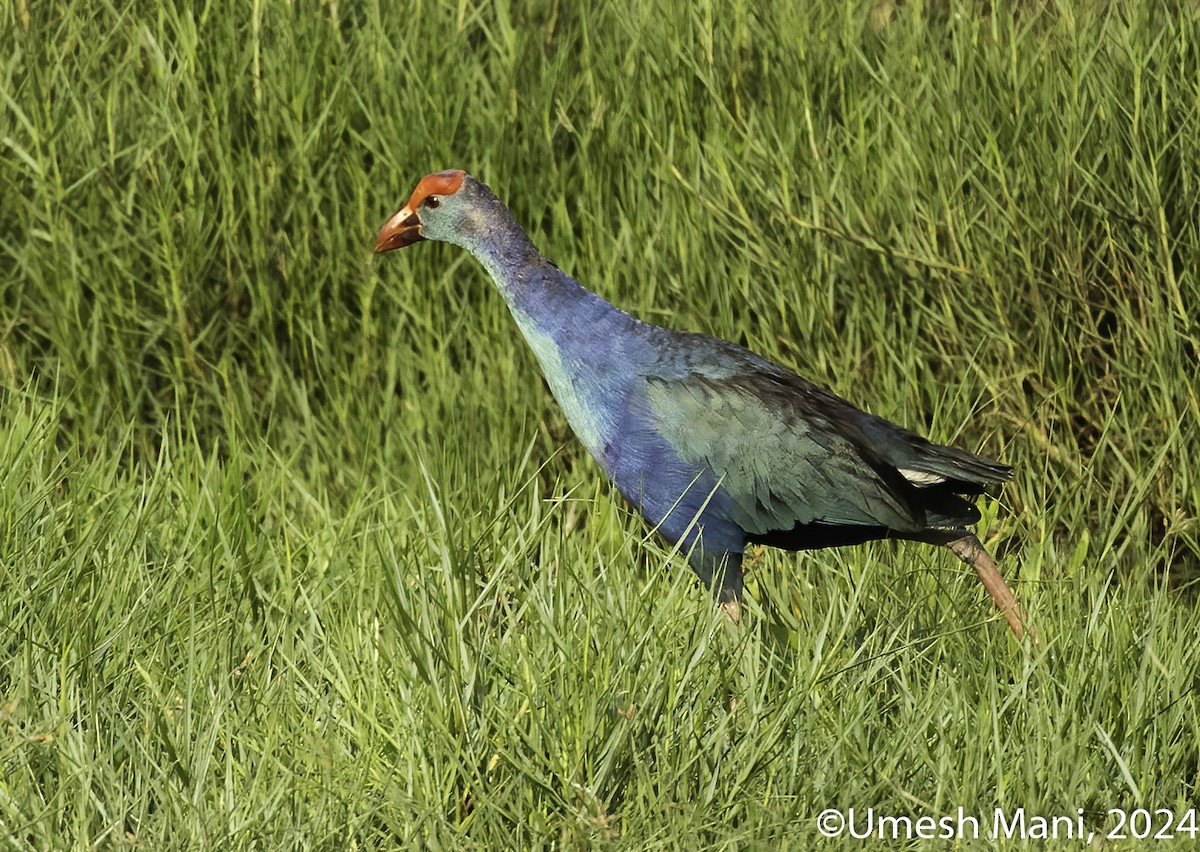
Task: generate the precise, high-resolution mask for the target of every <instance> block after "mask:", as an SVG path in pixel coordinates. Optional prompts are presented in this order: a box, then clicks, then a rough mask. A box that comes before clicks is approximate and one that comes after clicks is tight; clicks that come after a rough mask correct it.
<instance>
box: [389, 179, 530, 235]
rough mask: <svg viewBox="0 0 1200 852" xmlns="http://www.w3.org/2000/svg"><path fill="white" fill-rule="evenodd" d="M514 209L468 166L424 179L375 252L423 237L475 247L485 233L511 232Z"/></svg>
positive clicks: (397, 214)
mask: <svg viewBox="0 0 1200 852" xmlns="http://www.w3.org/2000/svg"><path fill="white" fill-rule="evenodd" d="M514 225H515V222H513V219H512V214H510V213H509V212H508V210H507V209H506V208H505V207H504V205H503V204H501V203H500V202H499V201H497V200H496V196H494V195H492V191H491V190H490V189H488V188H487V187H486V186H484V185H483V184H482V183H480V182H479V181H477V180H476V179H475V178H473V177H471V176H470V175H469V174H467V173H466V172H464V171H463V170H462V169H451V170H449V171H445V172H438V173H436V174H432V175H429V176H428V177H424V178H422V179H421V182H420V183H418V184H417V188H416V189H414V190H413V194H412V196H411V197H410V198H409V199H408V203H407V204H406V205H404V206H403V207H401V208H400V209H399V210H398V211H397V212H396V214H395V215H394V216H392V218H390V219H388V220H387V222H386V223H384V226H383V228H382V229H380V231H379V236H378V237H377V238H376V240H375V251H376V252H385V251H392V250H393V249H398V248H404V247H405V246H410V245H412V244H413V243H415V242H419V241H421V240H441V241H443V242H448V243H454V244H455V245H459V246H463V247H464V248H467V249H471V248H473V247H474V246H475V245H477V244H478V242H479V240H480V238H483V237H488V236H491V235H495V234H497V232H500V233H506V232H508V231H510V230H511V228H512V227H513V226H514Z"/></svg>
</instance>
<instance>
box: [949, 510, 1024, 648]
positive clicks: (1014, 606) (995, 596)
mask: <svg viewBox="0 0 1200 852" xmlns="http://www.w3.org/2000/svg"><path fill="white" fill-rule="evenodd" d="M945 545H946V547H948V548H950V549H951V550H953V551H954V555H955V556H957V557H958V558H959V559H961V560H962V561H963V562H966V563H967V564H968V565H970V566H971V567H972V568H974V569H975V573H976V574H978V575H979V579H980V580H981V581H982V582H983V587H984V588H985V589H987V590H988V594H989V595H991V596H992V602H993V603H995V604H996V607H997V608H998V609H999V610H1000V612H1001V613H1002V614H1003V615H1004V618H1005V620H1006V621H1007V622H1008V626H1009V627H1011V628H1012V632H1013V633H1014V634H1016V637H1017V639H1018V640H1020V639H1023V638H1024V637H1025V613H1024V611H1023V610H1022V609H1021V605H1020V604H1019V603H1018V602H1017V598H1016V595H1014V594H1013V592H1012V589H1010V588H1009V587H1008V583H1006V582H1004V578H1003V577H1002V576H1000V571H999V570H997V568H996V563H995V562H994V561H993V560H992V557H991V556H990V555H989V554H988V552H987V551H986V550H985V549H984V547H983V545H982V544H980V543H979V539H977V538H976V537H975V536H974V535H972V534H971V533H967V534H966V535H964V536H962V537H960V538H956V539H952V540H951V541H947V542H945ZM1030 634H1031V635H1032V637H1033V641H1034V642H1035V643H1036V644H1041V642H1040V641H1039V640H1038V637H1037V634H1036V633H1033V631H1030Z"/></svg>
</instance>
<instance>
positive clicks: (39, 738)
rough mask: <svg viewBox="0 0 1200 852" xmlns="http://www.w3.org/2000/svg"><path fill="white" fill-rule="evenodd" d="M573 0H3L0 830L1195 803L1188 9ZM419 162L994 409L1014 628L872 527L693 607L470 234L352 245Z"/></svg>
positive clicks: (605, 262)
mask: <svg viewBox="0 0 1200 852" xmlns="http://www.w3.org/2000/svg"><path fill="white" fill-rule="evenodd" d="M599 5H600V6H601V8H600V9H599V10H596V11H590V12H581V11H579V10H578V9H577V8H576V4H566V3H555V2H544V3H528V4H526V3H518V4H512V3H508V2H503V0H501V2H497V3H494V4H492V3H489V4H473V3H466V2H462V3H458V4H453V5H450V4H447V5H443V4H435V3H417V2H412V3H411V4H409V5H408V7H407V8H406V4H371V3H366V4H349V3H344V4H337V3H332V2H330V3H326V4H304V3H292V4H284V3H250V4H244V3H243V4H237V3H215V4H207V5H205V4H201V5H199V6H196V5H195V4H187V3H177V4H171V3H168V4H167V5H165V6H164V5H161V4H150V3H135V4H124V5H120V4H118V5H112V4H106V3H91V4H83V3H76V4H63V3H26V2H24V0H17V2H16V3H15V4H9V5H6V6H4V7H2V8H0V44H3V45H4V49H3V50H0V605H2V610H0V612H2V617H0V842H3V843H4V844H5V845H6V847H7V848H13V849H44V848H82V847H89V846H98V847H102V848H126V847H131V848H156V849H157V848H164V849H165V848H185V847H187V848H208V849H230V848H234V849H246V848H257V849H268V848H284V847H300V848H389V847H395V846H400V845H415V844H418V843H419V844H423V845H427V846H430V847H441V848H444V847H459V848H496V847H518V848H519V847H526V846H563V847H570V848H580V847H588V846H591V845H598V846H599V845H605V844H607V843H612V844H613V845H616V846H621V847H625V848H675V847H689V848H691V847H695V846H698V845H704V846H712V847H718V848H723V847H731V846H744V845H751V846H753V845H763V846H769V847H773V846H776V845H779V844H780V843H790V844H791V845H792V847H793V848H806V847H808V846H810V845H812V844H813V843H815V842H816V841H817V839H818V834H817V826H816V816H817V814H819V813H820V812H821V811H822V810H823V809H825V808H827V807H835V806H836V807H843V808H848V807H850V806H854V807H856V808H857V809H859V810H860V811H862V810H865V809H866V808H867V807H873V808H875V809H876V811H877V812H879V813H881V814H888V815H897V816H908V817H910V818H913V819H916V818H917V817H920V816H933V817H939V816H941V815H943V814H953V813H956V812H957V808H958V807H959V806H962V807H963V808H964V809H965V811H966V813H968V814H977V815H979V816H980V818H981V820H980V821H981V823H983V825H984V828H985V831H986V829H987V828H990V824H991V823H990V816H991V814H992V810H993V809H994V808H996V807H1004V808H1007V809H1009V810H1010V811H1011V810H1013V809H1015V808H1017V807H1022V806H1023V807H1025V808H1026V809H1027V811H1028V813H1030V814H1035V813H1036V814H1044V815H1048V816H1049V815H1056V814H1065V815H1068V816H1072V815H1075V813H1076V809H1077V808H1083V809H1085V811H1086V812H1087V815H1088V817H1087V818H1088V820H1089V824H1090V825H1092V826H1094V827H1096V828H1098V829H1100V830H1104V829H1106V828H1108V827H1111V825H1112V823H1111V821H1110V820H1109V819H1108V818H1107V817H1106V815H1105V812H1106V810H1107V809H1108V808H1126V809H1133V808H1136V807H1144V808H1149V809H1151V810H1152V809H1154V808H1173V809H1175V810H1176V811H1177V812H1178V813H1180V814H1182V813H1183V811H1184V810H1185V809H1186V808H1188V807H1193V806H1196V805H1198V804H1200V789H1198V787H1200V695H1198V693H1197V689H1198V685H1200V650H1198V649H1197V645H1198V642H1197V638H1198V635H1200V615H1198V614H1197V598H1196V591H1197V582H1198V580H1200V525H1198V524H1197V515H1198V514H1200V472H1198V469H1197V467H1196V464H1195V461H1194V460H1195V459H1197V458H1200V426H1198V424H1200V402H1198V392H1197V388H1198V386H1200V383H1198V382H1197V379H1196V372H1197V361H1198V360H1200V329H1198V324H1197V320H1196V316H1197V311H1198V310H1200V298H1198V297H1200V292H1198V291H1200V287H1198V285H1197V275H1198V272H1200V270H1198V262H1200V225H1198V223H1200V205H1198V203H1197V196H1198V189H1200V187H1198V183H1200V178H1198V177H1197V176H1198V175H1200V115H1198V110H1200V86H1198V84H1197V79H1198V78H1200V77H1198V75H1200V24H1198V23H1196V22H1195V20H1194V17H1193V16H1191V14H1190V12H1189V11H1188V10H1187V9H1183V10H1176V11H1157V12H1151V11H1149V10H1148V7H1150V6H1151V5H1152V4H1138V3H1130V4H1107V5H1106V4H1094V5H1096V6H1098V7H1100V8H1098V9H1097V10H1094V11H1090V12H1087V13H1083V12H1075V11H1072V7H1073V6H1074V5H1075V4H1068V3H1062V4H1056V3H1052V2H1051V3H1044V4H1043V3H1036V2H1029V3H1023V4H1020V6H1019V8H1017V9H1015V10H1014V9H1001V8H999V7H998V6H997V5H996V4H985V3H979V4H974V5H973V6H971V7H970V8H967V9H964V10H962V11H948V9H951V8H955V9H956V8H957V6H956V5H953V4H952V5H951V6H943V5H942V4H939V3H932V2H930V3H922V2H912V3H906V4H902V5H900V6H899V7H897V8H892V5H891V4H890V3H886V2H885V3H881V4H878V6H877V7H875V8H873V7H872V5H871V4H851V5H847V6H845V7H844V8H841V9H836V8H834V6H833V4H796V6H795V8H790V9H788V8H784V7H783V5H782V4H780V5H776V4H762V3H757V4H747V5H746V6H743V7H728V8H727V7H724V6H719V5H714V4H706V3H703V2H701V3H682V2H678V3H666V2H658V3H645V4H634V6H635V8H633V9H632V10H631V9H629V8H627V7H626V4H599ZM1184 5H1185V6H1186V5H1187V4H1184ZM476 7H478V8H476ZM765 7H769V8H765ZM452 166H461V167H465V168H468V169H469V170H470V171H471V172H472V173H474V174H476V175H478V176H479V177H481V178H482V179H484V180H485V181H487V182H489V183H490V184H491V185H492V186H493V188H494V189H495V190H496V191H497V193H498V194H499V195H500V196H501V197H502V198H505V199H506V200H507V201H508V202H509V203H510V205H511V207H512V208H513V210H514V212H515V213H516V215H517V217H518V219H519V220H520V221H522V222H523V223H525V224H526V225H527V227H528V228H529V230H530V232H531V233H532V235H533V236H534V239H535V240H536V242H537V243H538V244H539V245H540V246H541V247H542V248H543V250H544V251H545V252H546V254H547V255H548V256H549V257H551V258H552V259H554V260H555V261H556V262H557V263H558V264H559V265H560V266H562V267H563V268H564V269H566V270H568V271H569V272H571V273H573V274H575V275H576V276H577V277H579V278H580V279H581V280H582V281H583V282H584V283H585V284H586V285H588V286H589V287H591V288H592V289H594V290H596V291H597V292H599V293H600V294H601V295H603V296H605V297H606V298H609V299H611V300H612V301H614V302H616V303H617V304H619V305H621V306H622V307H625V308H627V309H629V310H631V311H633V312H634V313H635V314H637V315H639V316H641V317H643V318H646V319H649V320H652V321H656V322H660V323H663V324H667V325H670V326H674V327H678V328H688V329H694V330H701V331H706V332H710V333H713V334H717V335H720V336H723V337H726V338H729V339H733V340H736V341H739V342H742V343H745V344H747V345H749V346H751V347H752V348H754V349H756V350H758V351H760V352H762V353H764V354H766V355H768V356H769V357H772V358H774V359H775V360H778V361H781V362H782V363H785V364H788V365H792V366H795V367H796V368H797V369H798V370H799V371H800V372H801V373H802V374H804V375H806V376H808V377H810V378H812V379H814V380H817V381H819V382H822V383H824V384H826V385H828V386H830V387H831V388H833V389H834V390H835V391H837V392H839V393H841V394H842V395H844V396H847V397H848V398H850V399H851V400H853V401H856V402H858V403H859V404H861V405H864V406H866V407H869V408H870V409H871V410H873V411H875V412H877V413H880V414H882V415H885V416H888V417H891V418H893V419H896V420H898V421H900V422H903V423H905V424H907V425H909V426H911V427H913V428H915V429H917V430H918V431H921V432H924V433H926V434H928V435H929V436H930V437H932V438H934V439H935V440H940V441H945V442H953V443H956V444H959V445H961V446H964V447H966V448H968V449H977V450H980V451H983V452H985V453H986V454H989V455H994V456H997V457H1001V458H1003V459H1005V460H1007V461H1008V462H1011V463H1012V464H1014V465H1015V466H1016V468H1017V473H1016V477H1015V480H1014V481H1013V483H1012V484H1010V485H1008V486H1006V487H1005V488H1004V489H1003V490H1002V491H1000V492H999V495H998V500H997V501H996V502H993V503H989V504H987V507H986V516H985V522H984V523H983V524H982V525H981V536H982V537H983V538H984V540H985V542H986V543H987V544H988V545H989V546H990V547H992V548H993V549H994V550H995V551H996V552H997V553H998V556H999V558H1000V566H1001V569H1002V570H1003V571H1004V572H1005V574H1006V575H1007V576H1008V577H1009V578H1010V579H1011V580H1012V581H1013V582H1014V585H1015V586H1016V587H1017V591H1018V595H1019V596H1020V598H1021V599H1022V600H1023V601H1024V603H1025V605H1026V606H1027V608H1028V610H1029V613H1030V617H1031V620H1032V622H1033V623H1034V625H1035V626H1036V628H1037V630H1038V631H1039V632H1040V634H1041V636H1042V637H1043V639H1044V641H1045V644H1044V646H1043V647H1042V648H1033V647H1024V648H1022V647H1019V646H1018V645H1017V644H1016V643H1015V642H1014V641H1013V640H1012V639H1011V638H1010V636H1009V634H1008V632H1007V630H1006V628H1005V626H1004V624H1003V622H1002V621H999V620H998V619H997V617H996V615H995V613H994V612H993V610H992V608H991V605H990V603H989V602H988V600H987V598H986V595H985V593H984V591H983V589H982V588H981V587H980V586H979V584H978V583H977V581H976V580H975V578H974V576H973V575H972V574H970V572H969V570H968V569H966V568H965V567H964V566H962V565H961V564H959V563H958V562H957V561H956V560H955V559H954V558H953V557H952V556H951V555H949V554H948V553H947V552H945V551H941V550H936V549H933V548H929V547H923V546H917V545H908V544H879V545H871V546H866V547H862V548H853V549H843V550H838V551H824V552H819V553H812V554H806V555H800V556H797V555H794V554H784V553H777V552H769V553H768V554H767V555H766V557H765V558H764V559H763V560H762V561H761V562H760V563H759V564H758V565H757V566H756V567H755V569H754V571H753V573H752V574H751V575H750V576H749V577H748V588H749V590H750V593H751V596H752V598H753V601H752V602H751V603H750V604H749V605H748V613H747V617H746V619H745V620H744V622H743V624H742V626H741V627H740V628H738V629H736V630H733V629H730V628H729V627H728V626H727V625H725V624H724V623H723V621H722V619H721V617H720V616H719V614H718V613H716V612H715V611H714V608H713V606H712V604H711V603H710V601H709V599H708V596H707V595H706V594H705V593H703V592H702V591H701V590H700V589H699V588H697V584H696V582H695V580H694V579H693V577H692V576H691V574H690V572H689V571H688V569H687V567H686V565H685V563H684V562H683V561H682V559H681V558H680V557H679V556H678V555H676V554H672V553H671V552H670V550H669V549H668V548H666V547H665V546H664V545H663V544H662V543H661V542H660V541H658V540H657V539H655V538H654V537H653V536H652V535H650V534H649V532H648V531H647V530H646V528H645V527H644V525H643V524H642V523H641V522H640V521H639V520H637V519H636V518H633V517H631V516H630V515H629V513H628V512H627V511H626V509H625V508H624V507H623V506H622V505H621V503H620V500H619V498H618V497H617V496H616V495H615V493H614V492H613V491H612V490H611V489H610V488H609V487H608V486H607V485H606V484H605V483H603V482H602V478H601V476H600V474H599V471H598V470H597V468H596V466H595V465H594V463H592V462H591V461H590V460H589V459H588V458H587V457H586V454H585V453H584V452H583V451H582V450H581V449H580V448H579V447H578V446H577V444H576V443H575V442H574V440H573V439H572V438H571V436H570V434H569V430H568V429H567V427H566V424H565V421H564V420H563V418H562V416H561V414H560V413H559V412H558V411H557V409H556V408H555V406H554V404H553V401H552V400H551V399H550V397H549V395H548V393H547V392H546V390H545V389H544V386H543V385H542V383H541V380H540V378H539V376H538V374H537V368H536V364H535V362H534V360H533V358H532V357H531V355H530V353H529V352H528V351H527V350H526V349H525V347H524V344H523V343H522V342H521V341H520V339H519V336H518V335H517V333H516V329H515V327H514V325H513V323H512V321H511V318H510V317H509V316H508V315H507V311H506V309H505V308H504V305H503V303H502V301H501V300H500V299H499V297H498V296H497V295H496V294H495V293H494V292H492V290H491V285H490V284H489V282H488V281H487V280H486V278H485V277H484V274H483V272H482V270H481V269H480V268H479V267H478V265H477V264H475V263H474V262H473V261H471V260H470V259H469V258H466V257H464V256H463V255H462V253H461V252H459V251H458V250H456V249H454V248H452V247H448V246H440V245H436V246H435V245H423V246H419V247H417V248H415V249H411V250H409V251H406V252H404V253H402V254H398V255H391V256H388V257H386V258H381V259H376V258H374V257H373V256H372V255H371V253H370V245H371V242H372V239H373V236H374V234H375V232H376V230H377V229H378V227H379V225H380V224H381V223H382V222H383V220H384V219H385V218H386V217H387V216H388V215H389V214H390V213H391V212H392V211H393V210H394V209H395V208H396V207H397V206H398V205H399V204H400V202H401V201H402V200H403V199H405V198H406V197H407V195H408V193H409V192H410V191H411V189H412V187H413V186H414V185H415V183H416V181H417V180H418V179H419V178H420V177H421V176H423V175H424V174H426V173H428V172H430V171H434V170H437V169H442V168H447V167H452ZM844 843H845V845H846V846H847V847H848V848H856V849H857V848H864V846H865V845H866V842H865V841H854V840H849V839H846V840H844ZM1131 843H1132V841H1114V842H1113V843H1111V844H1109V845H1108V846H1107V847H1106V848H1123V847H1125V846H1127V845H1130V844H1131ZM830 845H836V844H833V843H830ZM909 845H910V846H918V845H920V844H919V843H918V842H917V841H913V842H912V843H910V844H909ZM959 845H961V846H962V847H963V848H976V847H977V846H985V847H986V846H989V845H991V841H988V840H986V838H985V839H981V840H980V841H978V842H977V843H976V842H963V843H961V844H959ZM1181 845H1183V846H1190V844H1189V843H1187V842H1182V843H1181ZM1164 848H1165V847H1164Z"/></svg>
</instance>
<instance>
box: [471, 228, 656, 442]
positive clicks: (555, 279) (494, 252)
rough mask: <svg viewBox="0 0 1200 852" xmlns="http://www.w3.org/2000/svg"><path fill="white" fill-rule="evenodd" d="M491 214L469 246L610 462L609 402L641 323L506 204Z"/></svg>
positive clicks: (621, 387) (569, 411) (575, 419)
mask: <svg viewBox="0 0 1200 852" xmlns="http://www.w3.org/2000/svg"><path fill="white" fill-rule="evenodd" d="M490 219H491V221H490V227H489V229H488V230H489V233H488V234H487V235H486V236H485V235H479V236H478V237H468V238H467V239H464V240H463V247H464V248H466V249H467V250H468V251H470V252H471V253H472V254H473V255H475V257H477V258H478V259H479V261H480V262H481V263H482V264H483V265H484V267H485V268H486V269H487V271H488V273H489V274H490V275H491V277H492V280H493V281H494V282H495V284H496V287H497V289H499V290H500V293H501V294H502V295H503V296H504V300H505V301H506V302H507V303H508V307H509V309H510V310H511V311H512V315H513V318H514V319H515V320H516V321H517V326H518V327H519V328H520V329H521V334H522V335H523V336H524V337H525V340H526V341H527V342H528V343H529V346H530V348H531V349H532V350H533V353H534V355H535V356H536V357H537V359H538V362H539V364H540V365H541V368H542V373H543V374H544V375H545V377H546V383H547V384H548V385H549V386H550V391H551V392H552V393H553V394H554V397H555V399H557V400H558V404H559V406H560V407H561V408H562V410H563V413H564V414H565V415H566V417H567V421H568V422H569V423H570V424H571V428H572V429H574V431H575V434H576V435H578V436H579V439H580V441H582V442H583V445H584V446H585V447H586V448H587V450H588V451H589V452H590V453H591V454H592V456H593V457H595V458H596V459H597V461H600V462H601V464H604V460H603V456H604V452H605V447H606V445H607V444H608V442H609V441H610V440H611V439H612V437H613V434H614V432H615V429H616V424H615V423H614V422H610V420H611V417H612V415H613V407H612V405H611V402H612V400H615V399H620V398H621V397H622V396H623V395H624V393H625V391H626V389H627V388H628V384H629V382H630V381H631V380H632V378H633V373H632V371H631V370H630V364H629V360H630V359H629V356H630V354H631V353H630V352H629V345H630V344H631V342H632V340H631V335H630V332H631V331H632V330H633V329H636V328H638V327H642V326H641V323H639V322H638V321H637V320H635V319H633V318H632V317H630V316H629V315H628V314H626V313H624V312H623V311H620V310H618V309H617V308H615V307H613V306H612V305H610V304H609V303H608V302H606V301H604V300H603V299H601V298H600V297H599V296H597V295H596V294H595V293H592V292H590V291H589V290H587V289H585V288H584V287H583V286H581V285H580V284H579V283H578V282H577V281H575V280H574V279H573V278H571V277H570V276H569V275H567V274H566V273H564V272H562V271H561V270H559V269H558V268H557V267H555V266H554V265H553V264H552V263H550V262H549V261H548V260H546V258H544V257H543V256H542V255H541V253H540V252H539V251H538V250H537V248H535V247H534V245H533V243H532V242H531V241H530V240H529V237H527V236H526V235H525V233H524V231H522V230H521V228H520V227H519V226H518V225H517V224H516V222H515V221H514V220H513V219H512V216H511V214H508V211H507V210H504V215H503V216H500V215H495V214H493V215H492V216H491V217H490ZM634 336H636V335H634Z"/></svg>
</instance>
